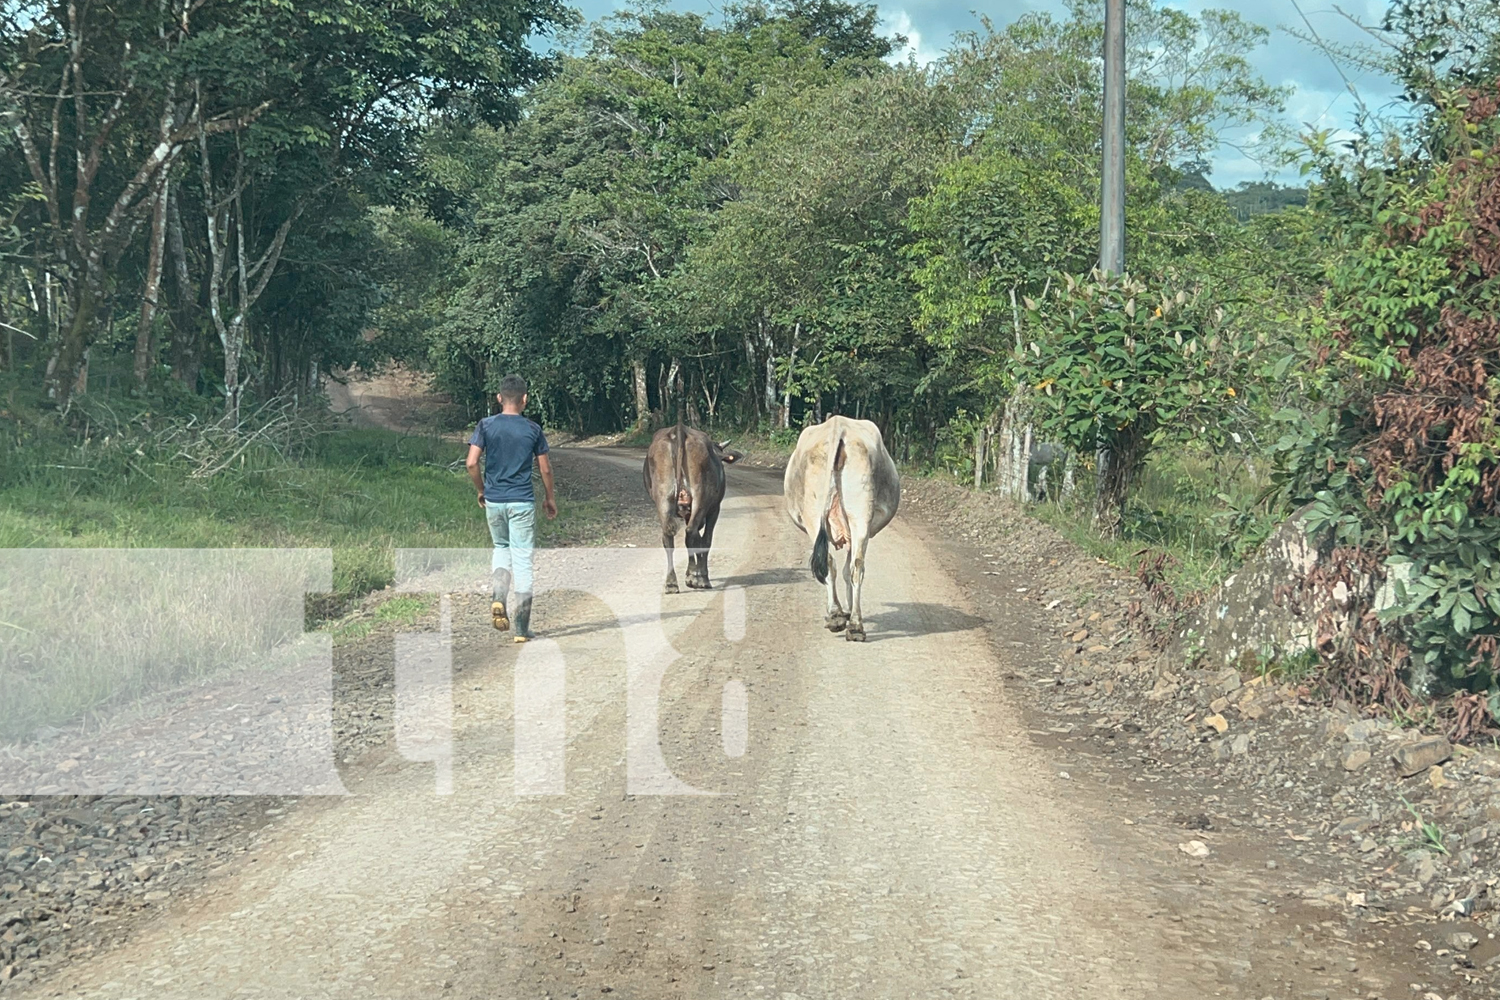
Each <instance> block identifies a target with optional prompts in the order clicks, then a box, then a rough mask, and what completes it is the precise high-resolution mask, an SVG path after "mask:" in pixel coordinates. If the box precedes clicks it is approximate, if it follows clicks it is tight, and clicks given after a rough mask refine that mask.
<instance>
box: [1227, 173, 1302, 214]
mask: <svg viewBox="0 0 1500 1000" xmlns="http://www.w3.org/2000/svg"><path fill="white" fill-rule="evenodd" d="M1221 193H1222V194H1223V195H1224V200H1225V201H1227V202H1229V206H1230V207H1231V208H1233V209H1234V214H1235V215H1237V216H1239V220H1240V221H1241V222H1246V221H1248V220H1250V219H1252V218H1254V217H1255V216H1257V215H1269V214H1271V213H1272V212H1280V211H1281V210H1282V209H1284V208H1292V207H1294V206H1296V207H1301V206H1304V205H1306V204H1307V188H1300V187H1286V186H1284V185H1281V184H1272V183H1266V182H1264V181H1257V182H1254V183H1250V182H1248V181H1247V182H1246V183H1244V184H1241V185H1240V186H1239V187H1238V188H1236V189H1234V190H1233V191H1223V192H1221Z"/></svg>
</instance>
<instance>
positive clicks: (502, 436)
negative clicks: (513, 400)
mask: <svg viewBox="0 0 1500 1000" xmlns="http://www.w3.org/2000/svg"><path fill="white" fill-rule="evenodd" d="M469 444H471V445H475V446H477V447H480V448H483V449H484V500H485V502H486V503H535V502H536V493H535V491H533V490H532V488H531V460H532V459H533V458H535V457H536V456H538V455H545V454H547V435H545V434H543V433H542V429H541V428H540V427H538V426H537V425H536V424H535V423H533V422H532V421H530V420H527V419H526V418H525V417H523V416H521V415H520V414H514V413H497V414H495V415H494V416H493V417H485V418H484V419H483V420H481V421H479V426H478V427H476V428H474V436H473V437H471V438H469Z"/></svg>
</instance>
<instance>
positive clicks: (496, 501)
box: [468, 375, 557, 642]
mask: <svg viewBox="0 0 1500 1000" xmlns="http://www.w3.org/2000/svg"><path fill="white" fill-rule="evenodd" d="M499 400H500V412H499V413H497V414H495V415H494V416H492V417H486V418H484V419H483V420H481V421H480V422H479V426H478V427H476V428H475V429H474V436H473V437H471V438H469V462H468V465H469V478H470V479H471V480H472V481H473V483H474V488H475V489H476V490H478V491H479V506H480V507H482V508H483V509H484V515H485V519H486V520H488V521H489V523H490V538H492V539H493V540H494V542H495V554H494V558H493V560H492V561H491V563H490V567H491V572H492V575H493V579H494V588H495V589H494V603H493V604H492V605H490V617H491V620H492V621H493V622H494V625H495V628H497V629H499V630H500V631H501V632H505V631H508V630H509V629H510V627H511V623H512V618H511V616H510V615H509V614H508V613H507V610H506V603H505V600H506V597H507V596H509V592H510V587H511V583H512V581H514V583H515V588H516V600H515V603H514V604H513V605H510V607H512V608H514V609H515V616H514V623H515V640H516V642H525V641H526V640H527V639H529V638H531V588H532V558H531V557H532V549H533V548H534V547H535V543H536V491H535V490H534V489H532V486H531V460H532V459H533V458H535V459H536V464H537V469H538V470H539V471H540V472H541V474H542V485H543V486H544V487H546V490H547V499H546V500H545V501H543V502H542V509H543V510H545V511H546V512H547V517H548V518H555V517H556V516H557V497H556V494H555V493H554V492H553V489H552V460H551V459H550V458H548V457H547V451H548V449H547V436H546V435H545V434H543V433H542V429H541V427H539V426H537V425H536V424H535V423H533V422H532V421H530V420H527V419H526V418H525V417H523V416H522V415H521V414H522V412H524V411H525V409H526V380H525V379H523V378H521V377H520V376H519V375H507V376H505V378H504V379H503V380H501V382H500V394H499ZM481 455H482V456H484V467H483V469H482V470H481V468H480V465H479V461H480V456H481Z"/></svg>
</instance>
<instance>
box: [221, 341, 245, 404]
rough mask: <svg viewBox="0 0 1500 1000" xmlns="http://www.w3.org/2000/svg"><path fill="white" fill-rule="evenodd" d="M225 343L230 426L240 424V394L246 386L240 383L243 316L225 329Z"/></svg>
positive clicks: (225, 388)
mask: <svg viewBox="0 0 1500 1000" xmlns="http://www.w3.org/2000/svg"><path fill="white" fill-rule="evenodd" d="M222 340H223V344H224V414H225V416H227V417H228V418H229V424H230V426H232V427H234V426H238V425H239V422H240V394H241V393H242V392H243V391H244V387H243V386H241V385H240V352H241V351H243V350H244V348H245V323H244V319H243V317H240V316H236V317H235V318H234V319H233V320H232V321H230V323H229V325H228V326H227V327H226V329H225V335H224V337H223V338H222Z"/></svg>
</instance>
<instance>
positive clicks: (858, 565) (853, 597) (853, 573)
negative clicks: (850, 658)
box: [844, 532, 870, 642]
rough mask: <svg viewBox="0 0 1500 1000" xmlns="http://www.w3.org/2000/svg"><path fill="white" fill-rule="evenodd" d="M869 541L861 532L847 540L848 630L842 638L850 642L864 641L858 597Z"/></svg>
mask: <svg viewBox="0 0 1500 1000" xmlns="http://www.w3.org/2000/svg"><path fill="white" fill-rule="evenodd" d="M869 544H870V540H869V538H867V537H865V535H864V534H863V533H862V532H861V533H858V534H856V535H855V536H854V537H853V538H851V539H850V540H849V562H848V564H847V565H846V566H845V569H844V572H845V573H846V574H848V577H849V628H848V629H847V630H846V631H845V632H844V638H845V639H848V640H849V641H850V642H864V641H865V615H864V610H863V608H862V607H861V604H860V597H861V596H862V594H863V591H864V587H865V549H866V547H867V546H869Z"/></svg>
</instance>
